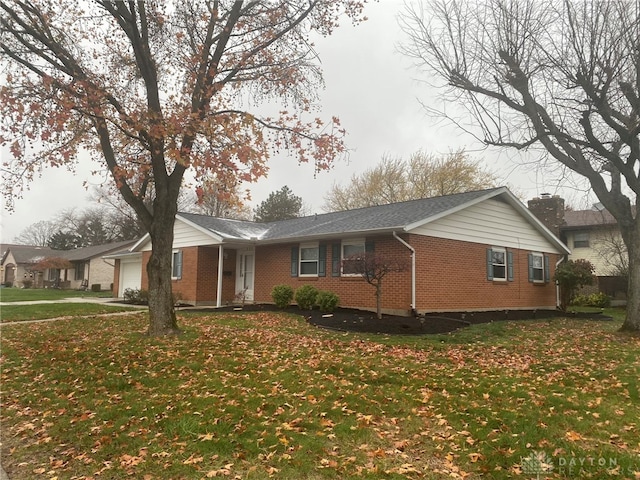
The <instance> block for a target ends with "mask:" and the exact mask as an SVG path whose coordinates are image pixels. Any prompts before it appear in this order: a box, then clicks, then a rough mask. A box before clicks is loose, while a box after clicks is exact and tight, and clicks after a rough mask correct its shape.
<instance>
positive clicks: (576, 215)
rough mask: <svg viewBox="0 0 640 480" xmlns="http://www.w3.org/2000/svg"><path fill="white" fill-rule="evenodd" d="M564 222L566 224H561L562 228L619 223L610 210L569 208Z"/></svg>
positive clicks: (565, 213)
mask: <svg viewBox="0 0 640 480" xmlns="http://www.w3.org/2000/svg"><path fill="white" fill-rule="evenodd" d="M564 222H565V223H564V225H561V226H560V228H561V229H562V230H567V229H571V228H579V227H597V226H604V225H616V224H617V223H618V222H617V221H616V219H615V218H614V216H613V215H611V214H610V213H609V211H608V210H576V211H571V210H568V211H565V212H564Z"/></svg>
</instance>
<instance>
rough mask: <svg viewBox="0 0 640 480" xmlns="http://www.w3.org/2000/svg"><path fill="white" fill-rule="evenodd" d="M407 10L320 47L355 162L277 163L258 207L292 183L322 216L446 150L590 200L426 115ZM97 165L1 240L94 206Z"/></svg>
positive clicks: (509, 176) (342, 32) (389, 0)
mask: <svg viewBox="0 0 640 480" xmlns="http://www.w3.org/2000/svg"><path fill="white" fill-rule="evenodd" d="M402 8H403V2H402V1H400V0H381V1H380V2H379V3H374V4H370V5H368V6H367V7H366V15H367V17H368V20H367V21H366V22H364V23H362V24H361V25H359V26H357V27H354V26H352V25H351V24H345V25H344V26H342V27H341V28H339V29H338V30H336V32H335V33H334V34H333V35H332V36H331V37H328V38H326V39H321V40H319V41H317V42H316V50H317V51H318V53H319V56H320V59H321V61H322V69H323V72H324V79H325V83H326V88H325V89H324V91H322V92H321V104H322V115H323V116H324V117H325V118H330V116H332V115H336V116H338V117H339V118H340V120H341V122H342V125H343V127H344V128H345V129H346V130H347V133H348V137H347V143H348V146H349V148H350V149H351V151H350V154H349V156H348V159H346V160H342V161H339V162H337V163H336V164H335V165H334V168H333V169H332V170H331V171H329V172H322V173H320V174H319V175H318V176H317V177H316V178H315V179H314V176H313V166H312V165H302V166H298V165H297V163H296V162H295V160H293V159H287V158H275V159H273V161H272V162H271V163H270V172H269V175H268V177H266V178H264V179H262V180H260V181H259V182H258V183H257V184H254V185H252V186H251V187H250V188H251V192H252V204H253V205H254V206H255V205H257V204H258V203H260V202H261V201H262V200H264V199H265V198H266V197H267V196H268V194H269V193H270V192H272V191H275V190H278V189H280V188H281V187H282V186H283V185H288V186H289V187H290V188H291V189H292V190H293V192H294V193H295V194H296V195H298V196H300V197H302V198H303V200H304V203H305V206H306V207H307V211H308V213H314V212H318V213H320V212H322V205H323V203H324V194H325V192H326V191H327V189H328V188H330V187H331V185H332V184H333V183H334V182H338V183H342V182H346V181H347V180H348V179H349V178H350V177H351V175H352V174H354V173H356V174H357V173H359V172H362V171H363V170H365V169H366V168H368V167H370V166H371V165H373V164H375V163H376V162H378V161H379V160H380V158H381V157H382V155H384V154H390V155H393V156H401V157H404V158H407V157H408V156H409V155H410V154H411V153H413V152H415V151H417V150H419V149H422V150H424V151H426V152H432V153H446V152H448V151H449V150H455V149H458V148H466V149H467V151H469V152H472V154H473V155H474V156H477V157H478V158H482V159H483V161H485V162H486V166H487V168H489V169H490V170H492V171H493V172H494V173H496V174H497V175H498V176H499V178H500V180H501V181H502V182H503V183H504V184H509V185H510V186H512V187H514V189H515V191H516V193H517V194H519V195H520V196H521V197H523V198H524V199H528V198H531V197H534V196H536V195H538V194H539V193H541V192H550V193H560V194H562V195H563V196H564V197H565V198H568V199H569V200H570V201H573V202H574V203H577V202H583V201H584V195H582V194H580V193H578V192H576V191H575V190H571V189H565V190H559V189H558V188H557V187H556V186H555V185H556V182H555V181H554V179H552V178H545V175H544V174H543V173H542V172H540V171H538V170H537V169H535V168H533V167H532V166H531V165H527V166H522V162H520V161H519V157H518V155H517V154H514V153H505V152H498V151H487V150H485V151H482V150H481V146H480V145H479V144H477V143H476V142H475V140H474V139H473V138H472V137H471V136H469V135H466V134H464V133H463V132H461V131H459V130H456V129H455V128H454V127H453V126H451V125H446V124H441V123H438V122H436V119H434V118H430V117H429V116H427V115H426V114H425V112H424V109H423V107H422V106H421V103H420V102H423V103H431V102H433V101H435V93H434V92H433V91H430V90H429V87H427V86H426V85H424V84H421V83H420V82H419V81H418V80H419V78H420V75H421V74H420V73H419V72H417V71H416V70H415V69H414V68H412V65H411V61H410V60H409V59H407V58H406V57H403V56H402V55H401V54H399V53H398V51H397V44H398V42H400V41H401V40H402V32H401V31H400V28H399V26H398V24H397V21H396V16H397V13H398V12H399V11H400V10H401V9H402ZM2 154H3V155H6V154H7V153H6V151H4V152H2ZM96 165H97V164H95V163H93V164H92V165H85V166H84V167H83V168H81V169H80V170H79V172H78V174H77V175H72V174H70V173H69V172H67V171H66V170H55V169H54V170H51V169H50V170H46V171H45V172H44V173H43V176H42V178H40V179H38V180H36V181H35V182H34V183H33V184H32V185H31V189H30V191H28V192H25V194H24V198H23V199H21V200H18V201H17V202H16V206H15V211H14V212H13V213H9V212H7V211H6V210H4V207H3V210H2V217H1V222H0V231H1V233H0V240H1V241H3V242H10V241H11V240H13V238H14V237H15V236H16V235H18V234H20V232H22V231H23V230H24V229H25V228H27V227H28V226H29V225H31V224H33V223H35V222H37V221H40V220H49V219H52V218H53V217H55V215H56V214H57V213H59V212H60V211H62V210H64V209H68V208H72V207H76V208H79V209H82V208H84V207H85V206H89V205H90V203H89V202H90V192H89V191H87V190H86V189H85V188H84V187H83V182H84V181H85V180H88V181H89V183H90V184H91V183H93V184H99V183H100V179H99V178H91V177H90V175H89V172H90V171H91V170H92V169H95V168H96Z"/></svg>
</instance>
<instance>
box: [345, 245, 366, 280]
mask: <svg viewBox="0 0 640 480" xmlns="http://www.w3.org/2000/svg"><path fill="white" fill-rule="evenodd" d="M364 252H365V245H364V239H357V240H343V241H342V275H359V274H358V273H356V268H355V262H357V261H358V260H357V255H359V254H363V253H364ZM353 257H356V258H353ZM347 259H348V260H347Z"/></svg>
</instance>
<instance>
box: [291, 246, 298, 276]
mask: <svg viewBox="0 0 640 480" xmlns="http://www.w3.org/2000/svg"><path fill="white" fill-rule="evenodd" d="M291 276H292V277H297V276H298V246H297V245H296V246H294V247H291Z"/></svg>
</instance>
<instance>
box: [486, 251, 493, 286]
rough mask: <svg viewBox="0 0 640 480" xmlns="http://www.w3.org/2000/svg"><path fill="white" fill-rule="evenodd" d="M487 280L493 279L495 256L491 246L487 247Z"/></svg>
mask: <svg viewBox="0 0 640 480" xmlns="http://www.w3.org/2000/svg"><path fill="white" fill-rule="evenodd" d="M487 280H493V257H492V255H491V249H490V248H487Z"/></svg>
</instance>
